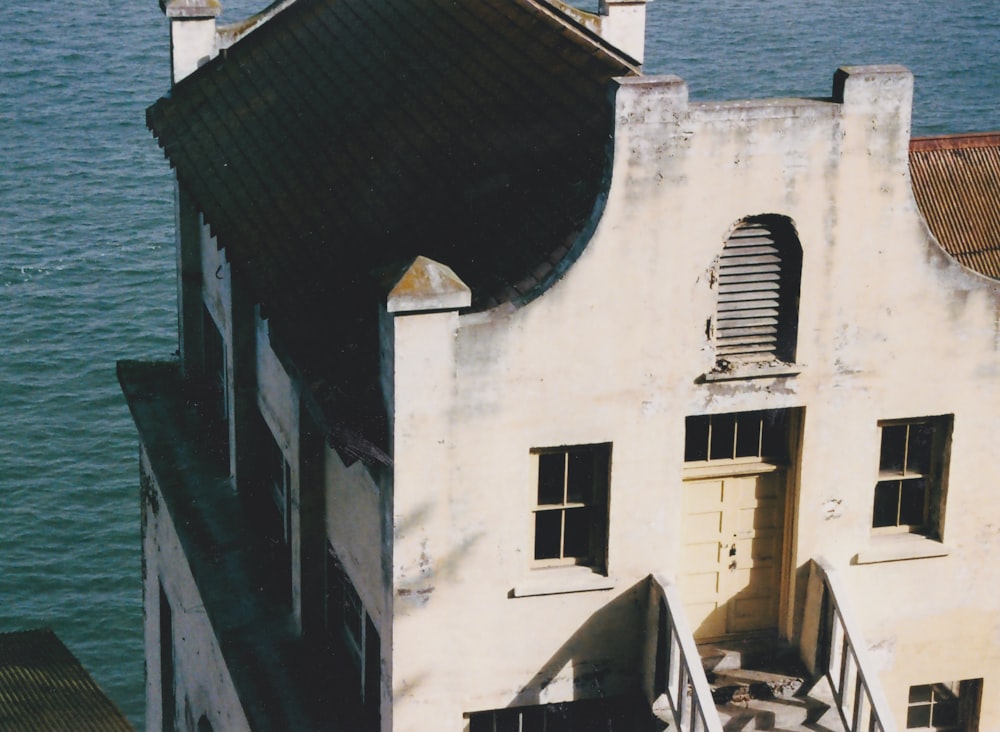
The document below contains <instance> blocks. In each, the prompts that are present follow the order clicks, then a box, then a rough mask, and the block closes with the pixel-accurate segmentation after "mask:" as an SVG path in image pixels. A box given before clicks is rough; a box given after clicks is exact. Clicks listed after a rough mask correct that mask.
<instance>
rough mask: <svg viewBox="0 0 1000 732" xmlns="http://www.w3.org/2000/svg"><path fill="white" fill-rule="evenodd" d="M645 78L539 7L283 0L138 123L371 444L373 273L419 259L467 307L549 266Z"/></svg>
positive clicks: (291, 347) (512, 293)
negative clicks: (637, 83) (459, 284)
mask: <svg viewBox="0 0 1000 732" xmlns="http://www.w3.org/2000/svg"><path fill="white" fill-rule="evenodd" d="M638 73H639V70H638V67H637V65H636V64H635V62H634V61H633V60H632V59H630V58H629V57H628V56H625V55H623V54H622V53H621V52H620V51H617V50H616V49H614V48H613V47H612V46H610V45H608V44H607V43H606V42H604V41H603V40H601V39H600V38H599V37H597V36H596V35H594V34H593V33H591V32H590V31H588V30H586V29H585V28H583V27H582V26H580V25H578V24H577V23H575V22H574V21H572V20H571V19H569V18H567V17H566V16H564V15H562V14H561V13H559V12H558V11H557V10H556V9H555V8H554V7H553V6H552V5H550V4H549V3H547V2H545V0H476V2H455V1H454V0H382V1H380V2H377V3H372V2H346V1H344V0H297V1H296V2H294V3H293V4H292V5H290V6H288V7H286V8H285V9H284V10H282V12H280V13H278V14H277V15H275V16H274V17H272V18H271V19H270V20H269V21H268V22H267V23H264V24H263V25H261V26H259V27H257V28H256V29H255V30H254V31H253V32H252V33H248V34H247V35H245V36H244V37H243V38H241V39H240V40H239V41H237V42H236V43H234V44H233V45H232V46H231V47H230V48H228V49H227V50H226V51H225V52H224V53H222V54H220V56H218V57H216V58H215V59H213V60H212V61H210V62H209V63H207V64H206V65H204V66H202V67H201V68H200V69H198V70H197V71H196V72H195V73H193V74H192V75H191V76H189V77H188V78H186V79H184V80H183V81H181V82H180V83H179V84H177V85H176V86H175V87H174V88H173V90H172V91H171V93H170V94H169V95H168V96H166V97H164V98H162V99H160V100H159V101H158V102H156V103H155V104H154V105H153V106H152V107H150V108H149V110H148V112H147V121H148V124H149V127H150V129H151V130H153V132H154V134H155V135H156V136H157V138H158V140H159V142H160V145H161V146H162V147H163V150H164V152H165V154H166V156H167V157H168V158H169V160H170V162H171V164H172V165H173V166H174V167H175V168H176V171H177V178H178V180H179V181H180V183H181V184H182V185H183V187H184V188H185V189H186V191H187V192H188V193H189V194H190V195H191V196H192V198H193V199H194V200H195V201H196V202H197V204H198V206H199V208H200V209H201V210H202V212H203V214H204V216H205V219H206V221H207V222H208V224H209V225H210V226H211V228H212V231H213V232H214V233H215V234H216V235H217V237H218V240H219V243H220V246H224V247H225V249H226V255H227V257H228V258H229V260H230V262H231V263H232V264H233V266H234V268H236V269H237V270H238V271H240V272H242V273H243V275H244V276H245V278H246V279H247V280H248V281H249V283H250V286H251V288H252V291H253V294H254V296H255V298H256V299H257V300H258V301H259V302H260V303H261V304H262V309H263V312H264V313H265V314H266V315H267V317H268V318H269V319H270V322H271V324H272V325H273V326H275V327H274V328H272V333H274V332H277V333H278V338H277V339H276V340H278V341H279V342H281V343H283V344H284V346H283V349H282V350H285V351H286V352H287V353H290V354H291V355H292V359H291V360H292V361H293V362H294V363H295V364H296V367H297V368H298V369H299V370H301V371H303V373H302V376H303V378H304V380H305V382H306V383H310V384H314V389H313V392H314V393H316V394H322V395H323V396H321V397H319V399H320V401H321V402H322V411H325V412H327V413H334V412H336V413H338V414H339V415H341V418H342V417H343V415H344V414H346V413H350V412H353V413H355V415H356V416H357V417H358V418H359V419H360V420H361V422H363V423H365V424H363V425H362V431H363V432H364V433H366V434H368V435H369V437H370V438H371V439H370V440H368V441H369V442H371V441H372V440H374V442H375V443H382V444H384V443H385V440H384V433H382V434H381V435H380V434H379V433H380V432H381V431H382V430H383V429H384V426H385V425H384V414H382V412H383V411H384V408H383V407H382V406H381V405H382V401H381V397H380V395H379V394H378V393H377V392H378V389H377V384H376V383H374V382H372V383H370V384H368V385H367V386H361V385H359V383H358V380H357V378H356V377H357V375H359V374H376V373H377V372H378V342H377V326H376V325H375V321H374V317H375V314H376V312H377V303H378V302H379V301H384V298H385V294H386V291H387V288H386V287H385V284H386V279H387V278H389V277H391V276H392V274H393V273H396V272H401V268H403V267H405V266H406V265H408V264H409V263H410V262H412V261H413V259H414V258H415V257H416V256H418V255H423V256H426V257H429V258H431V259H434V260H437V261H439V262H442V263H443V264H446V265H448V266H450V267H451V268H452V269H453V270H454V271H455V272H456V273H457V275H458V276H459V277H460V278H461V279H462V280H463V281H464V282H465V283H466V284H467V285H468V286H469V287H470V288H471V289H472V293H473V307H476V308H486V307H491V306H494V305H496V304H499V303H504V302H511V301H514V302H519V301H525V300H527V299H530V298H531V297H534V296H536V295H537V294H538V293H540V292H541V291H543V290H544V289H545V288H546V287H547V286H548V285H550V284H551V283H552V282H553V281H555V280H556V279H558V277H559V276H560V274H561V273H562V272H563V271H565V268H566V267H567V266H568V262H569V261H570V260H571V259H572V257H573V256H575V254H576V253H577V252H576V251H575V250H573V244H574V243H577V242H579V241H580V236H579V234H580V232H581V231H582V230H583V229H584V228H585V227H586V225H587V223H588V221H589V219H590V217H591V214H592V212H593V211H594V208H595V206H596V205H597V202H598V199H599V196H600V192H601V190H602V186H603V185H604V182H605V176H606V175H607V172H606V165H607V163H608V149H609V142H610V139H611V134H612V129H613V108H612V101H611V97H610V87H611V83H610V82H611V79H612V78H614V77H620V76H628V75H635V74H638ZM318 323H322V324H323V325H322V327H317V324H318ZM359 400H361V401H364V402H365V405H360V404H359ZM349 403H353V404H354V406H353V407H351V408H349V409H345V405H347V404H349Z"/></svg>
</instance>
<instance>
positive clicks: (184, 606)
mask: <svg viewBox="0 0 1000 732" xmlns="http://www.w3.org/2000/svg"><path fill="white" fill-rule="evenodd" d="M140 470H141V473H142V483H143V496H142V500H143V519H144V520H143V537H142V541H143V565H144V568H143V596H144V600H143V606H144V613H143V615H144V623H145V638H146V642H145V651H146V728H147V729H149V730H159V729H162V728H163V716H162V712H163V700H162V685H161V684H162V679H161V675H160V671H161V668H162V666H161V662H160V661H161V659H160V652H161V643H162V639H161V638H160V599H159V598H160V590H159V587H160V585H161V584H162V585H163V589H164V592H165V594H166V595H167V598H168V600H169V602H170V608H171V615H172V621H173V640H172V643H173V649H174V680H175V681H174V698H175V702H176V706H175V712H174V717H175V720H176V724H177V727H178V729H195V728H196V726H197V723H198V720H199V719H200V718H201V717H202V715H205V716H206V717H207V718H208V720H209V722H210V723H211V724H212V729H217V730H245V729H249V728H250V725H249V723H248V722H247V719H246V716H245V715H244V713H243V707H242V705H241V704H240V701H239V697H238V696H237V693H236V689H235V687H234V686H233V683H232V678H231V677H230V674H229V670H228V668H227V667H226V663H225V661H224V660H223V658H222V651H221V649H220V648H219V644H218V640H217V639H216V636H215V632H214V630H213V629H212V626H211V624H210V623H209V619H208V616H207V615H206V614H205V607H204V603H203V602H202V599H201V595H200V593H199V591H198V587H197V585H195V581H194V577H193V576H192V575H191V570H190V568H189V567H188V563H187V558H186V557H185V555H184V551H183V549H182V548H181V545H180V541H179V539H178V537H177V533H176V530H175V529H174V525H173V521H172V520H171V518H170V514H169V512H168V511H167V508H166V506H165V505H164V503H163V495H162V494H161V493H160V489H159V486H157V485H156V484H155V479H154V478H153V477H152V475H153V472H152V469H151V467H150V465H149V458H148V457H147V455H146V454H145V450H143V452H142V455H141V467H140Z"/></svg>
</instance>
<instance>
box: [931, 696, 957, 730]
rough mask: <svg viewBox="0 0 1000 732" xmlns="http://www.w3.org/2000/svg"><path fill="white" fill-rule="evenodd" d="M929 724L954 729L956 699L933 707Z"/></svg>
mask: <svg viewBox="0 0 1000 732" xmlns="http://www.w3.org/2000/svg"><path fill="white" fill-rule="evenodd" d="M931 723H932V724H933V725H934V726H935V727H954V726H956V725H957V724H958V699H949V700H947V701H942V702H938V703H937V704H935V705H934V715H933V719H931Z"/></svg>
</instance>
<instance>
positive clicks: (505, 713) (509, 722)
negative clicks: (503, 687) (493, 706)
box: [494, 709, 521, 732]
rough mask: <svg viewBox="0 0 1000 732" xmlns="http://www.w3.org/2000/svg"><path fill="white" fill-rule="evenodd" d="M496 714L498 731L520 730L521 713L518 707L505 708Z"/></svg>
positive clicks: (511, 731) (517, 731) (516, 731)
mask: <svg viewBox="0 0 1000 732" xmlns="http://www.w3.org/2000/svg"><path fill="white" fill-rule="evenodd" d="M494 714H495V715H496V725H497V727H496V729H497V732H519V730H518V727H519V726H520V725H519V724H518V721H519V718H520V716H521V715H520V713H519V712H518V711H517V710H516V709H503V710H500V711H497V712H494Z"/></svg>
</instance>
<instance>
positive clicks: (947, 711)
mask: <svg viewBox="0 0 1000 732" xmlns="http://www.w3.org/2000/svg"><path fill="white" fill-rule="evenodd" d="M982 683H983V680H982V679H969V680H966V681H940V682H938V683H935V684H920V685H918V686H911V687H910V693H909V698H908V701H907V707H906V729H917V730H935V731H936V732H973V731H974V730H976V729H978V728H979V704H980V698H981V696H982Z"/></svg>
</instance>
